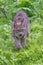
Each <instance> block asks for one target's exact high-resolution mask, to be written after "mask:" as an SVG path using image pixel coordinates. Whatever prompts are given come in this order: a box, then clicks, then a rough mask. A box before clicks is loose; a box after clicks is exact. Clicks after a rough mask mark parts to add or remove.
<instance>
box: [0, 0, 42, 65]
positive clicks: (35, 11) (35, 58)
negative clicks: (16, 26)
mask: <svg viewBox="0 0 43 65" xmlns="http://www.w3.org/2000/svg"><path fill="white" fill-rule="evenodd" d="M21 9H22V10H24V11H25V12H26V13H27V14H28V16H29V19H30V36H29V38H28V40H29V41H27V43H26V47H25V48H23V49H21V50H16V49H15V47H14V43H13V41H12V30H11V24H12V21H13V19H14V16H15V14H16V13H17V12H18V11H19V10H21ZM0 65H43V0H0Z"/></svg>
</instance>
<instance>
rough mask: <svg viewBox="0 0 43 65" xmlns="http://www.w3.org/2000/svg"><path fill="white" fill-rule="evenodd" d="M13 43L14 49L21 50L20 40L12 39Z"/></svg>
mask: <svg viewBox="0 0 43 65" xmlns="http://www.w3.org/2000/svg"><path fill="white" fill-rule="evenodd" d="M13 41H14V44H15V47H16V48H17V49H21V48H22V45H21V44H20V40H19V39H17V38H16V37H15V38H13Z"/></svg>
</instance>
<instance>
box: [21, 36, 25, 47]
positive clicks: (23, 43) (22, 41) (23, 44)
mask: <svg viewBox="0 0 43 65" xmlns="http://www.w3.org/2000/svg"><path fill="white" fill-rule="evenodd" d="M25 44H26V37H23V38H22V39H21V45H22V47H25Z"/></svg>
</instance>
